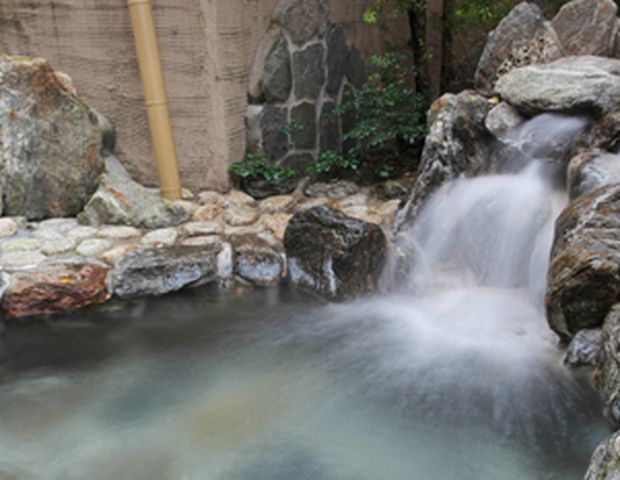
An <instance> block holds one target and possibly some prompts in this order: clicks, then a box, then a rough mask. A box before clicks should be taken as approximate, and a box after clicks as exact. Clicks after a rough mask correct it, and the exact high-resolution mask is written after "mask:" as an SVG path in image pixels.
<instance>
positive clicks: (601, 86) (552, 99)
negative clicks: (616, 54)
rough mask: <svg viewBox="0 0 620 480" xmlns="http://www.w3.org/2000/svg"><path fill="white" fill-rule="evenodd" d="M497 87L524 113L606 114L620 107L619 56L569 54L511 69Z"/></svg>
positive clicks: (504, 96) (509, 101)
mask: <svg viewBox="0 0 620 480" xmlns="http://www.w3.org/2000/svg"><path fill="white" fill-rule="evenodd" d="M495 89H496V90H497V92H498V93H499V95H500V96H501V97H502V99H503V100H505V101H507V102H508V103H510V104H511V105H512V106H513V107H515V108H516V109H517V110H519V111H520V112H522V113H524V114H525V115H535V114H538V113H541V112H560V113H592V114H594V115H598V116H601V115H604V114H606V113H609V112H611V111H614V110H618V108H619V107H620V60H615V59H611V58H601V57H567V58H562V59H560V60H556V61H555V62H552V63H549V64H546V65H529V66H527V67H522V68H517V69H515V70H512V71H510V72H509V73H507V74H506V75H504V76H503V77H501V78H500V79H499V81H498V82H497V84H496V86H495Z"/></svg>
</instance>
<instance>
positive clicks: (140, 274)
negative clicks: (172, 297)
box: [108, 244, 222, 298]
mask: <svg viewBox="0 0 620 480" xmlns="http://www.w3.org/2000/svg"><path fill="white" fill-rule="evenodd" d="M221 250H222V247H221V245H219V244H212V245H207V246H203V247H193V246H173V247H163V248H157V249H148V250H137V251H133V252H129V253H127V254H125V255H123V256H122V257H121V258H120V259H119V260H118V261H117V262H116V263H115V265H114V269H113V270H112V271H111V272H110V275H109V278H108V282H109V290H110V291H111V292H112V293H114V294H115V295H117V296H119V297H121V298H132V297H141V296H148V295H163V294H165V293H170V292H176V291H178V290H181V289H182V288H185V287H188V286H200V285H206V284H207V283H210V282H213V281H215V280H217V276H218V275H217V272H218V254H219V253H220V251H221Z"/></svg>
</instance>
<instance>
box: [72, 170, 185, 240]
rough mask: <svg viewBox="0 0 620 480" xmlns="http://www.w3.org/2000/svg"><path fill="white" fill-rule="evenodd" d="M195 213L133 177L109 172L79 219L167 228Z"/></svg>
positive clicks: (141, 226) (91, 222)
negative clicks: (163, 196) (144, 185)
mask: <svg viewBox="0 0 620 480" xmlns="http://www.w3.org/2000/svg"><path fill="white" fill-rule="evenodd" d="M190 218H191V215H190V214H189V213H188V212H187V211H186V210H185V209H184V208H183V207H182V206H181V205H177V204H176V203H175V202H171V201H168V200H165V199H163V198H161V197H160V196H159V195H158V194H157V193H156V192H154V191H152V190H149V189H147V188H145V187H143V186H142V185H140V184H139V183H136V182H134V181H133V180H132V179H131V178H127V177H124V176H120V175H115V174H109V173H106V174H104V175H103V176H102V177H101V182H100V184H99V189H98V190H97V192H96V193H95V194H94V195H93V197H92V198H91V199H90V201H89V202H88V204H87V205H86V207H85V208H84V211H83V212H82V213H80V215H79V216H78V219H79V221H80V222H81V223H83V224H87V225H103V224H111V225H119V224H120V225H131V226H133V227H136V228H164V227H168V226H174V225H179V224H181V223H183V222H186V221H187V220H189V219H190Z"/></svg>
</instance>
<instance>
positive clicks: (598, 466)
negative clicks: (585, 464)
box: [584, 432, 620, 480]
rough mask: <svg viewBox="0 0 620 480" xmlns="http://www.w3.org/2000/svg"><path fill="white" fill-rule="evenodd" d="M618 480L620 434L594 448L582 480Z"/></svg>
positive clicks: (619, 471) (619, 474)
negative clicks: (588, 466)
mask: <svg viewBox="0 0 620 480" xmlns="http://www.w3.org/2000/svg"><path fill="white" fill-rule="evenodd" d="M618 478H620V432H616V433H614V434H613V435H611V436H610V437H608V438H606V439H605V440H603V441H602V442H601V443H600V444H599V446H598V447H597V448H596V451H595V452H594V455H593V456H592V461H591V462H590V468H588V472H587V473H586V476H585V478H584V480H617V479H618Z"/></svg>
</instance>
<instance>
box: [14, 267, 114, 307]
mask: <svg viewBox="0 0 620 480" xmlns="http://www.w3.org/2000/svg"><path fill="white" fill-rule="evenodd" d="M106 276H107V269H105V268H103V267H102V266H100V265H95V264H56V265H46V266H45V267H41V268H39V269H38V270H37V271H35V272H21V273H17V274H15V275H13V277H12V279H11V281H10V285H9V286H8V288H7V290H6V292H5V293H4V297H3V299H2V308H3V310H4V312H5V314H6V315H7V316H8V317H25V316H32V315H45V314H50V313H58V312H64V311H68V310H73V309H77V308H83V307H85V306H87V305H92V304H96V303H102V302H105V301H106V300H107V299H108V298H109V295H108V292H107V290H106Z"/></svg>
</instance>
